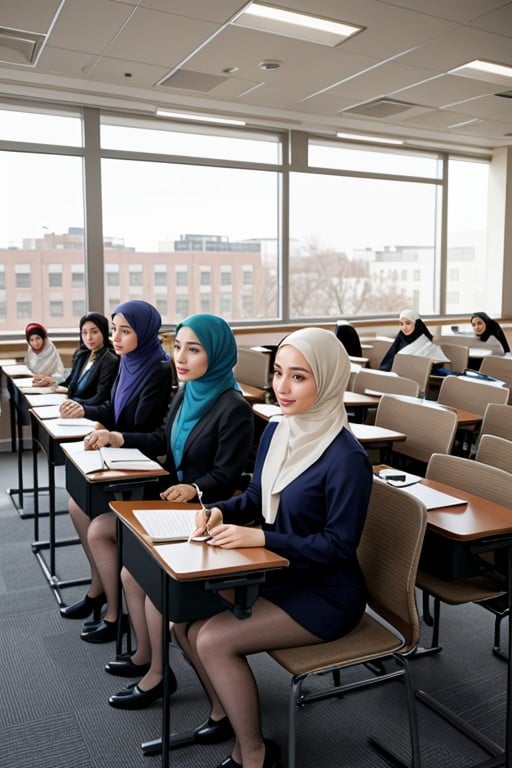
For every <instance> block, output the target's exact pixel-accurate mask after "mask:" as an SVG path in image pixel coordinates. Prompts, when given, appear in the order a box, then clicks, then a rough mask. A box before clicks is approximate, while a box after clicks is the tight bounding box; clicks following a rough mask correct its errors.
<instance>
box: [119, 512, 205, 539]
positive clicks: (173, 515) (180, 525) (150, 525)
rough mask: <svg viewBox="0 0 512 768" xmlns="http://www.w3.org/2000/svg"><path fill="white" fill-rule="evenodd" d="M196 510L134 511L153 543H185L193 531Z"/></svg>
mask: <svg viewBox="0 0 512 768" xmlns="http://www.w3.org/2000/svg"><path fill="white" fill-rule="evenodd" d="M196 512H197V510H196V509H186V508H183V509H134V510H133V514H134V515H135V517H136V518H137V520H138V521H139V523H140V524H141V525H142V526H143V527H144V529H145V530H146V533H147V534H148V536H150V537H151V539H152V540H153V541H186V540H187V539H188V537H189V536H190V534H191V533H192V531H193V530H194V529H195V527H196V524H195V519H196Z"/></svg>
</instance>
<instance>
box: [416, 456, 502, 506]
mask: <svg viewBox="0 0 512 768" xmlns="http://www.w3.org/2000/svg"><path fill="white" fill-rule="evenodd" d="M425 476H426V477H427V478H428V479H429V480H437V481H438V482H440V483H446V485H452V486H453V487H454V488H458V489H460V490H461V491H467V492H468V493H473V494H475V496H482V497H483V498H485V499H489V501H493V502H495V503H496V504H502V505H503V506H504V507H510V508H511V509H512V482H511V479H510V474H509V473H508V472H506V471H505V470H504V469H499V468H498V467H491V466H490V465H489V464H484V463H483V462H480V461H474V460H473V459H465V458H462V457H461V456H446V455H442V454H439V453H435V454H434V455H433V456H432V457H431V459H430V461H429V463H428V467H427V473H426V475H425Z"/></svg>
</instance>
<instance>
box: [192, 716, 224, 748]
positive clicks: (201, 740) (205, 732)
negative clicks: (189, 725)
mask: <svg viewBox="0 0 512 768" xmlns="http://www.w3.org/2000/svg"><path fill="white" fill-rule="evenodd" d="M233 736H234V732H233V728H232V727H231V723H230V722H229V720H228V718H227V717H223V718H222V720H212V719H211V717H209V718H208V720H207V721H206V722H205V723H203V724H202V725H200V726H198V727H197V728H196V729H195V731H194V739H195V742H196V744H220V743H221V741H227V740H228V739H231V738H232V737H233Z"/></svg>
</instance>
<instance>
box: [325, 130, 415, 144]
mask: <svg viewBox="0 0 512 768" xmlns="http://www.w3.org/2000/svg"><path fill="white" fill-rule="evenodd" d="M336 136H337V137H338V139H351V140H352V141H372V142H378V143H379V144H403V143H404V142H403V141H402V139H390V138H388V137H387V136H368V135H366V134H364V133H340V132H338V133H336Z"/></svg>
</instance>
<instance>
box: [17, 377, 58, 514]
mask: <svg viewBox="0 0 512 768" xmlns="http://www.w3.org/2000/svg"><path fill="white" fill-rule="evenodd" d="M14 368H15V373H14V374H13V375H12V376H11V375H9V374H8V373H6V378H7V388H8V391H9V397H10V407H11V430H13V431H12V432H11V443H14V444H15V445H16V446H17V451H18V487H17V488H8V489H7V493H8V494H9V496H10V497H11V500H12V502H13V504H14V506H15V508H16V510H17V512H18V513H19V515H20V517H21V518H23V519H25V518H30V517H33V515H32V514H31V513H27V512H24V508H23V505H24V496H25V494H30V495H33V496H34V501H35V495H36V491H35V488H34V486H33V485H32V487H31V488H25V487H24V479H23V453H24V449H23V427H24V426H27V425H30V414H29V410H30V408H32V407H33V406H34V405H37V404H39V405H48V404H49V403H50V402H51V403H53V404H59V403H61V402H62V401H63V400H64V399H65V397H66V396H65V395H63V394H56V393H53V392H51V390H49V388H48V387H33V386H32V374H30V377H27V376H24V375H23V374H24V372H23V366H19V365H17V366H15V367H14ZM8 370H9V367H6V369H4V372H6V371H8ZM11 370H12V368H11ZM34 398H35V399H34ZM13 434H15V435H16V439H15V440H14V441H13V438H12V435H13ZM38 490H39V491H42V490H43V489H42V488H39V489H38ZM16 497H18V503H16V501H15V498H16Z"/></svg>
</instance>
